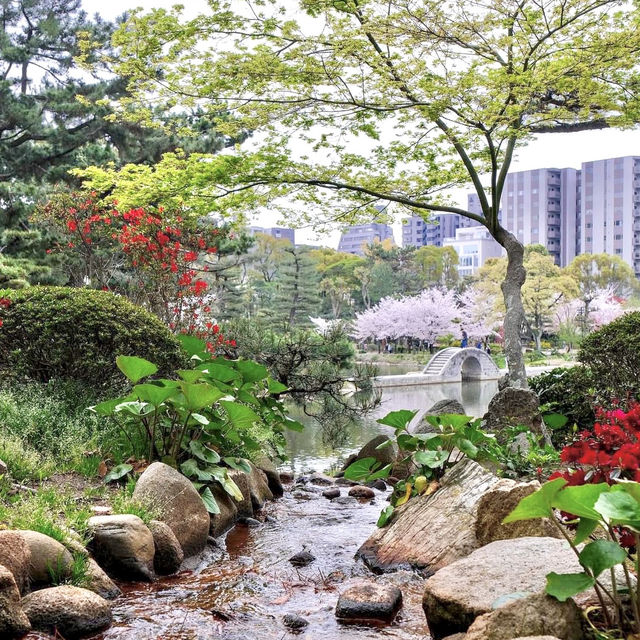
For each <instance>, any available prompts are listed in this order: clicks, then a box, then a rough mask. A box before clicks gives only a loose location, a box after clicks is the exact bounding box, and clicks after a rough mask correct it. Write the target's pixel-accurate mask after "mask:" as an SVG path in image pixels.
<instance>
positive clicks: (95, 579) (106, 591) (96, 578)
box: [84, 558, 122, 600]
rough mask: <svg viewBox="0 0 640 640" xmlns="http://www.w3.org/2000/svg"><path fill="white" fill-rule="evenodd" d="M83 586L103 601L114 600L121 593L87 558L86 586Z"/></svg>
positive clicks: (91, 559) (94, 563)
mask: <svg viewBox="0 0 640 640" xmlns="http://www.w3.org/2000/svg"><path fill="white" fill-rule="evenodd" d="M84 586H85V587H86V588H87V589H89V591H93V592H94V593H97V594H98V595H99V596H100V597H101V598H104V599H105V600H115V599H116V598H117V597H118V596H119V595H120V594H121V593H122V592H121V591H120V589H118V587H116V585H115V584H114V583H113V581H112V580H111V578H110V577H109V576H108V575H107V574H106V573H105V572H104V571H103V570H102V568H101V567H100V565H99V564H98V563H97V562H96V561H95V560H94V559H93V558H87V572H86V584H85V585H84Z"/></svg>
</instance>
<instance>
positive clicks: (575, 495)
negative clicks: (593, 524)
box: [551, 482, 609, 520]
mask: <svg viewBox="0 0 640 640" xmlns="http://www.w3.org/2000/svg"><path fill="white" fill-rule="evenodd" d="M607 491H609V485H608V484H606V483H604V482H603V483H600V484H583V485H580V486H577V487H565V488H564V489H563V490H562V491H560V492H559V493H558V494H556V496H555V497H554V498H553V500H552V501H551V505H552V506H553V507H554V508H556V509H560V510H561V511H566V512H567V513H572V514H574V515H576V516H579V517H580V518H589V520H600V514H599V513H598V512H597V511H596V510H595V509H594V505H595V503H596V501H597V500H598V498H599V497H600V495H601V494H602V493H604V492H607Z"/></svg>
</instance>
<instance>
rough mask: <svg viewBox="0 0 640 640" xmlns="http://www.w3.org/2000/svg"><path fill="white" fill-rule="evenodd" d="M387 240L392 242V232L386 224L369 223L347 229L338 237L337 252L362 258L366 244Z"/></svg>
mask: <svg viewBox="0 0 640 640" xmlns="http://www.w3.org/2000/svg"><path fill="white" fill-rule="evenodd" d="M387 238H391V239H392V240H393V230H392V229H391V227H390V226H389V225H388V224H382V223H380V222H370V223H369V224H359V225H355V226H352V227H347V228H346V229H345V230H344V231H343V233H342V236H341V237H340V244H339V245H338V251H342V252H343V253H353V254H354V255H356V256H364V249H365V247H366V246H367V245H368V244H373V243H374V242H382V241H384V240H386V239H387Z"/></svg>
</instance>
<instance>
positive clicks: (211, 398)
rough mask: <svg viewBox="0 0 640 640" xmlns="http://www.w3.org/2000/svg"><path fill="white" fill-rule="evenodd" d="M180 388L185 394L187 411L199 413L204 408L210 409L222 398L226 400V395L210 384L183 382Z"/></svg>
mask: <svg viewBox="0 0 640 640" xmlns="http://www.w3.org/2000/svg"><path fill="white" fill-rule="evenodd" d="M180 388H181V389H182V393H183V394H184V397H185V401H186V404H187V409H189V410H191V411H199V410H200V409H203V408H204V407H210V406H211V405H212V404H214V403H215V402H217V401H218V400H220V398H224V393H223V392H222V391H220V389H218V387H214V386H213V385H210V384H195V383H191V382H183V383H181V385H180Z"/></svg>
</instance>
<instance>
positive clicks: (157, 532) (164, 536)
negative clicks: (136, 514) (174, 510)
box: [149, 520, 184, 576]
mask: <svg viewBox="0 0 640 640" xmlns="http://www.w3.org/2000/svg"><path fill="white" fill-rule="evenodd" d="M149 531H151V535H152V536H153V546H154V549H155V555H154V556H153V568H154V569H155V571H156V573H158V574H160V575H161V576H167V575H170V574H172V573H175V572H176V571H177V570H178V569H179V568H180V565H181V564H182V561H183V560H184V552H183V551H182V547H181V546H180V543H179V542H178V538H176V536H175V534H174V533H173V531H171V528H170V527H169V525H168V524H165V523H164V522H160V520H152V521H151V522H150V523H149Z"/></svg>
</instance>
